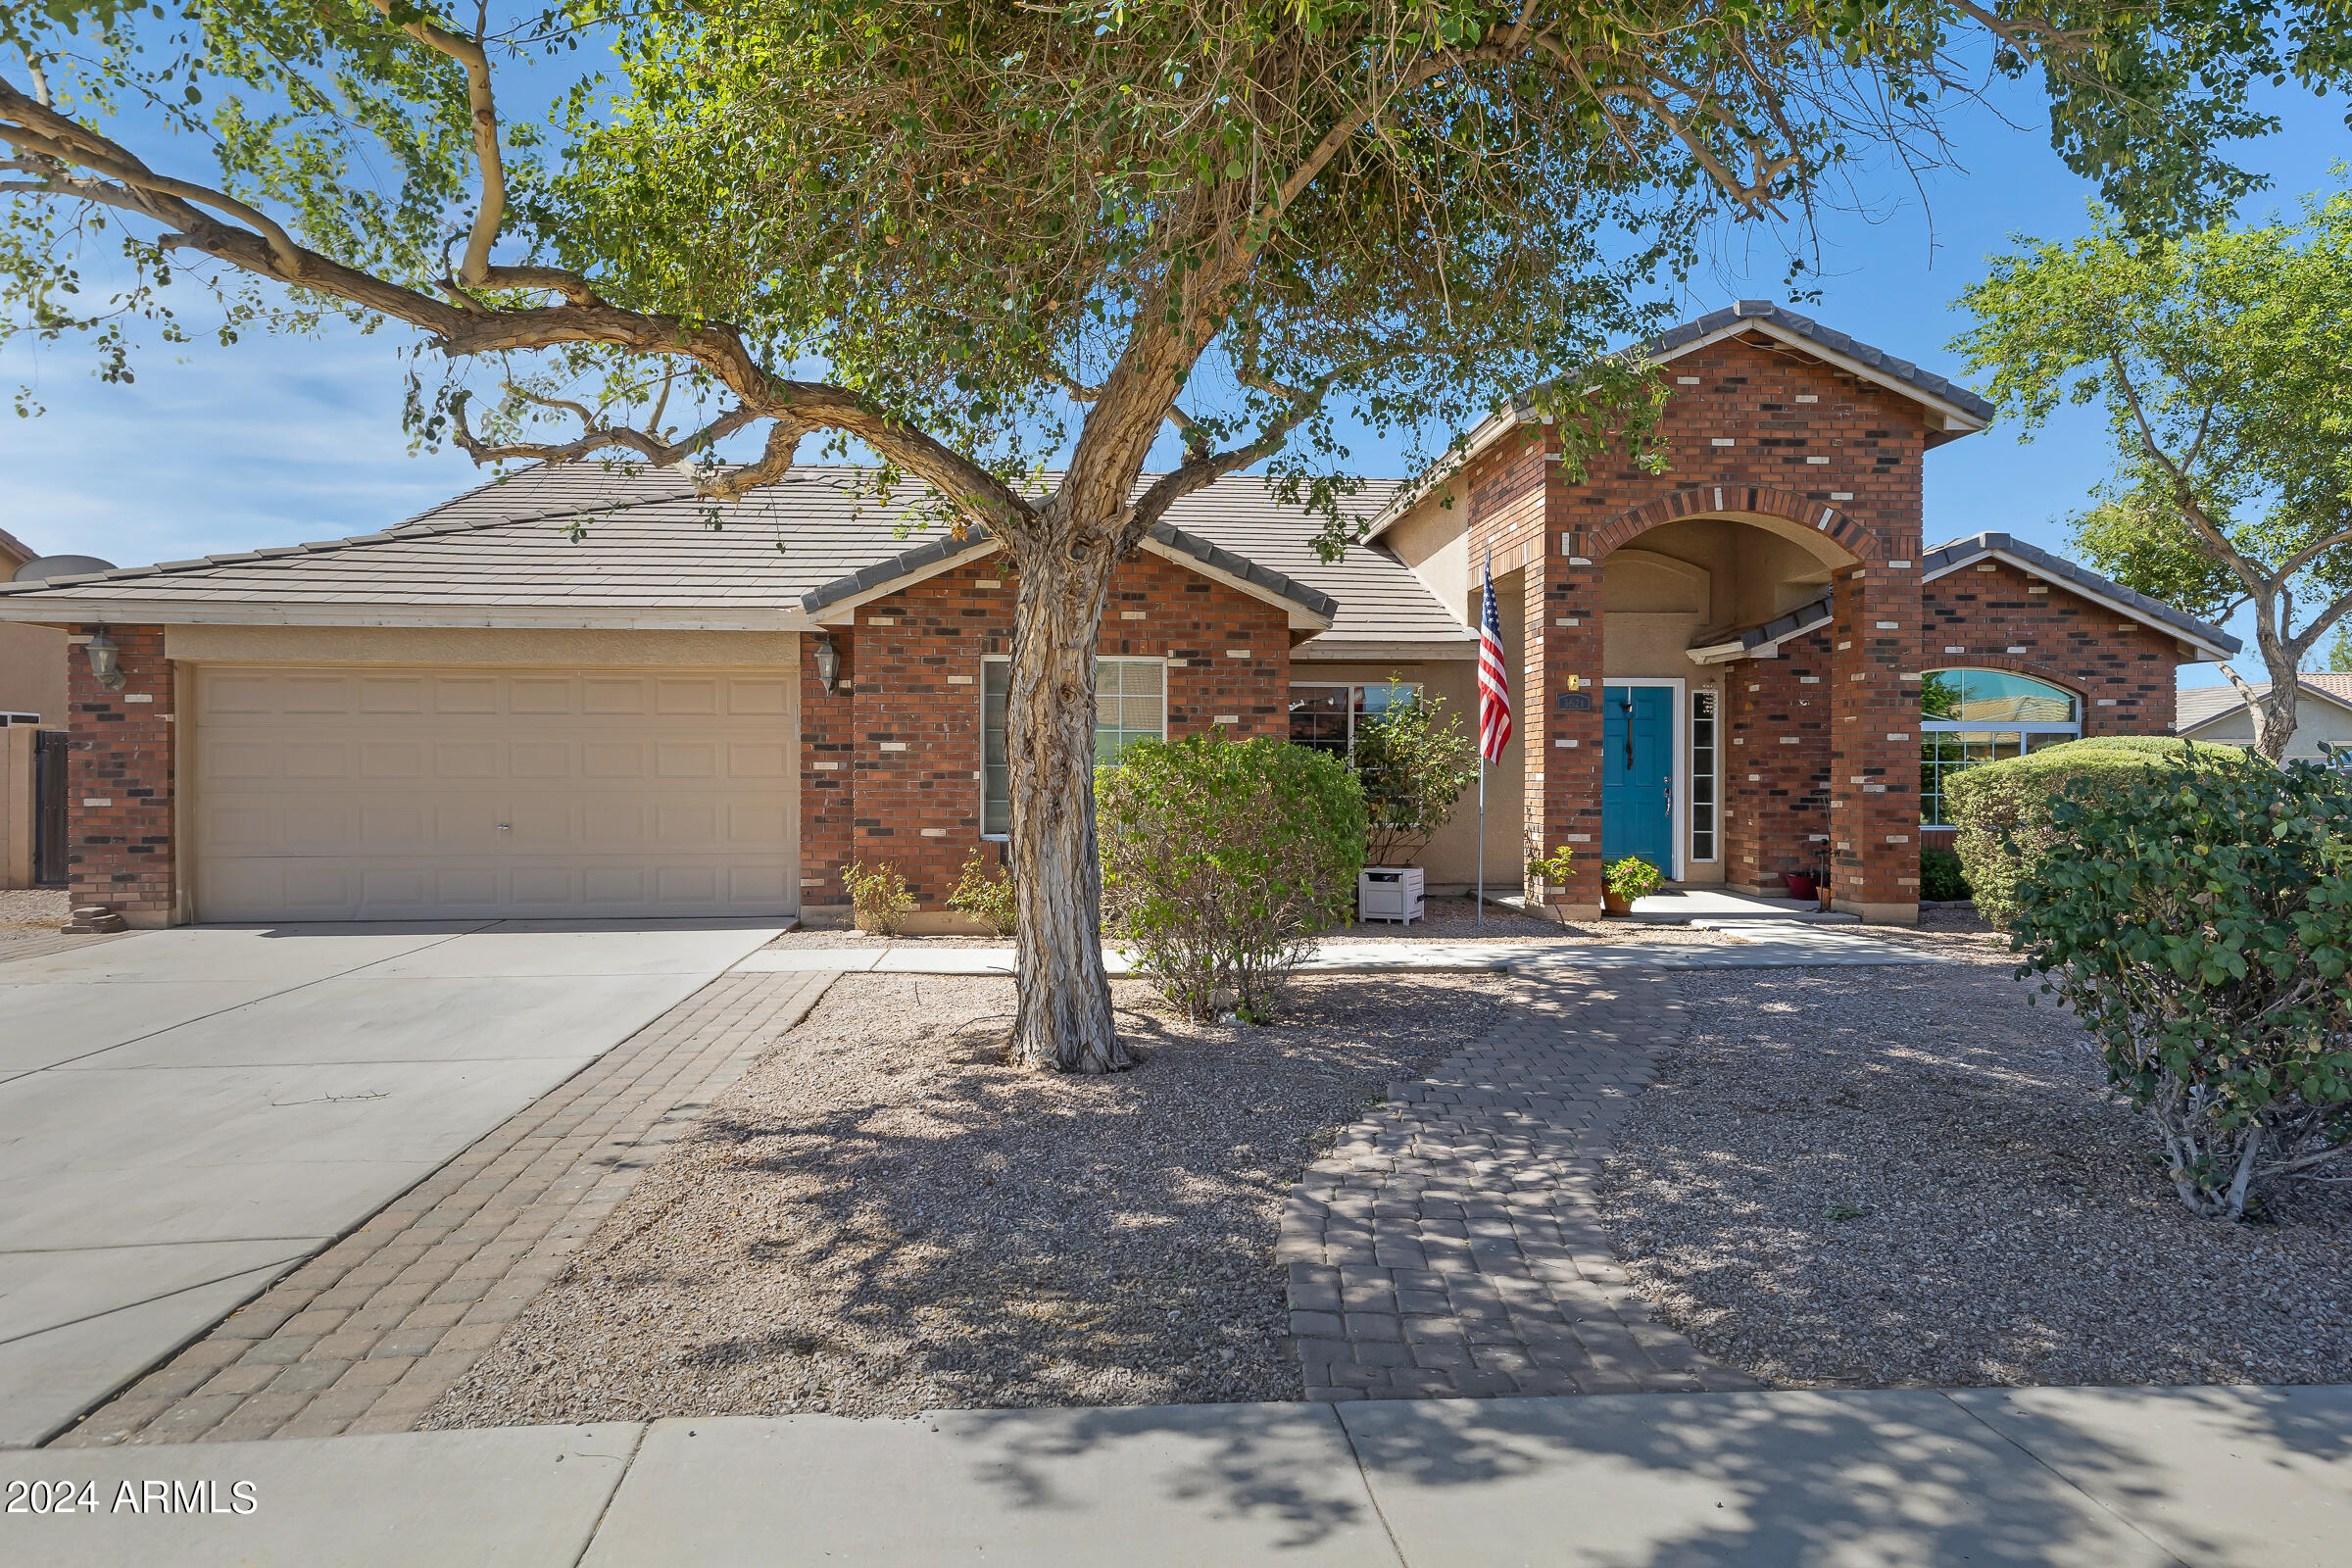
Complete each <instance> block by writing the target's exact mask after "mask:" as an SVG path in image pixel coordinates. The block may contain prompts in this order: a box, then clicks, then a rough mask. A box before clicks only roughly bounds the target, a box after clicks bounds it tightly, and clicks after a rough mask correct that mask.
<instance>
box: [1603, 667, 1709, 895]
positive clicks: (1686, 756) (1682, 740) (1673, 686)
mask: <svg viewBox="0 0 2352 1568" xmlns="http://www.w3.org/2000/svg"><path fill="white" fill-rule="evenodd" d="M1612 686H1664V687H1666V688H1667V689H1668V690H1670V691H1672V692H1673V693H1674V704H1673V716H1672V718H1671V719H1670V720H1669V723H1670V726H1671V733H1670V734H1669V736H1668V738H1667V744H1668V746H1669V748H1670V749H1671V750H1672V751H1673V753H1674V819H1673V821H1672V822H1671V823H1670V824H1668V838H1667V842H1668V843H1669V844H1671V845H1673V846H1674V864H1673V865H1671V866H1669V867H1667V870H1666V879H1667V880H1668V881H1670V882H1680V881H1681V880H1682V879H1683V875H1684V872H1685V870H1686V869H1687V868H1688V866H1689V864H1690V861H1691V723H1690V711H1691V708H1690V700H1689V697H1688V686H1689V683H1688V682H1687V681H1685V680H1684V679H1683V677H1682V676H1680V675H1603V676H1601V677H1600V700H1601V703H1602V705H1603V707H1604V708H1605V707H1606V705H1607V703H1608V700H1609V688H1610V687H1612ZM1602 716H1603V717H1604V718H1605V717H1606V716H1607V715H1606V714H1605V713H1604V714H1603V715H1602ZM1715 725H1716V741H1715V755H1716V772H1717V775H1718V777H1719V778H1720V775H1721V773H1722V757H1723V738H1722V737H1723V700H1722V699H1721V698H1717V699H1716V711H1715ZM1604 766H1605V763H1604ZM1722 794H1723V788H1722V785H1721V783H1720V782H1719V783H1718V784H1717V786H1716V797H1717V799H1716V803H1715V811H1716V816H1717V822H1716V837H1717V840H1718V841H1719V842H1720V840H1721V838H1722V834H1723V824H1722V821H1721V817H1722V813H1723V802H1722ZM1594 804H1595V805H1597V804H1599V803H1598V802H1595V803H1594ZM1601 853H1602V855H1603V856H1604V857H1605V856H1606V855H1607V853H1608V846H1607V845H1606V844H1603V845H1602V846H1601ZM1718 853H1720V852H1718ZM1604 863H1605V861H1604Z"/></svg>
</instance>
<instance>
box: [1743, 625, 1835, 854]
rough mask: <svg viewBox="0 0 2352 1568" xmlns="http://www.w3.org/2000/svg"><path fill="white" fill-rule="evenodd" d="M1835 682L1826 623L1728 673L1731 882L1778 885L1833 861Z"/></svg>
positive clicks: (1745, 662)
mask: <svg viewBox="0 0 2352 1568" xmlns="http://www.w3.org/2000/svg"><path fill="white" fill-rule="evenodd" d="M1832 680H1833V661H1832V658H1831V637H1830V634H1829V632H1828V631H1827V630H1826V629H1825V630H1822V631H1819V632H1815V633H1813V634H1812V635H1810V636H1805V637H1792V638H1790V639H1789V641H1788V642H1785V643H1783V644H1782V645H1781V657H1780V658H1778V659H1755V660H1747V661H1743V662H1740V663H1737V664H1734V665H1733V666H1732V667H1731V669H1730V671H1729V672H1728V673H1727V675H1726V676H1725V679H1724V709H1725V712H1726V719H1727V722H1726V723H1725V726H1724V727H1725V730H1726V732H1727V743H1728V744H1727V745H1726V747H1725V749H1724V752H1723V758H1722V762H1721V766H1722V768H1723V796H1724V803H1725V804H1724V824H1723V832H1724V858H1725V865H1724V871H1725V878H1726V880H1727V881H1729V882H1730V883H1731V884H1732V885H1734V886H1735V887H1745V888H1769V889H1772V890H1774V891H1779V890H1780V882H1781V876H1782V874H1783V873H1784V872H1788V871H1799V870H1807V869H1813V870H1818V869H1820V868H1821V867H1822V866H1823V865H1824V864H1826V863H1827V861H1828V859H1829V857H1830V731H1831V727H1832V726H1831V707H1832V703H1831V686H1832Z"/></svg>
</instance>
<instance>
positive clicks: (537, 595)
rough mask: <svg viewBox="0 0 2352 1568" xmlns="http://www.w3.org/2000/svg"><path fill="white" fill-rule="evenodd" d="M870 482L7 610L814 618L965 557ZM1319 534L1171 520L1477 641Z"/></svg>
mask: <svg viewBox="0 0 2352 1568" xmlns="http://www.w3.org/2000/svg"><path fill="white" fill-rule="evenodd" d="M862 477H863V476H862V474H861V472H860V470H858V469H853V468H838V467H814V466H811V467H803V468H796V469H795V470H794V471H793V472H792V473H791V474H789V475H788V476H787V477H786V478H785V479H784V480H783V481H782V482H781V483H778V484H774V485H770V486H766V487H763V488H762V489H760V490H757V491H755V492H753V493H752V494H751V495H750V496H748V497H746V498H745V499H744V500H743V501H741V502H738V503H733V504H728V503H723V502H707V501H703V500H701V499H699V498H697V497H696V496H695V495H694V493H693V491H692V488H691V486H689V484H688V483H687V482H686V480H685V479H684V478H682V477H681V476H679V475H678V474H676V473H674V472H672V471H670V470H667V469H640V470H638V471H636V472H634V473H630V472H624V471H621V470H619V469H607V468H604V467H602V466H594V465H590V466H564V467H532V468H525V469H522V470H520V471H518V472H515V473H514V474H510V475H508V476H507V477H506V478H505V479H503V480H500V481H494V482H492V483H490V484H486V485H483V486H481V487H479V488H477V489H474V490H470V491H467V492H466V494H464V495H461V496H458V497H456V498H455V499H453V500H450V501H447V502H444V503H443V504H442V505H440V506H438V507H435V508H433V509H432V510H431V511H429V512H426V513H424V514H422V515H419V516H417V517H414V518H411V519H410V520H409V521H407V522H404V523H401V524H399V525H397V526H395V527H391V528H387V529H385V530H383V531H382V532H380V533H372V534H362V535H358V536H356V537H352V538H347V539H334V540H326V541H322V542H318V543H312V544H302V545H291V546H281V547H277V548H272V549H265V550H254V551H247V552H243V553H240V554H235V555H223V556H212V557H207V558H205V559H203V560H199V561H180V562H165V563H162V564H157V565H152V566H139V567H131V568H127V569H123V570H117V571H108V572H100V573H95V574H92V575H90V576H86V577H63V578H51V579H49V580H48V581H47V582H46V583H42V584H24V585H19V586H13V587H12V586H9V585H5V584H0V607H6V606H9V605H12V604H17V603H22V602H24V601H25V600H26V599H33V600H37V602H38V603H40V604H41V605H42V606H43V607H44V608H46V607H49V606H51V605H55V606H57V607H58V608H59V610H60V612H61V613H64V612H69V611H70V610H71V609H72V607H74V606H78V605H88V606H90V607H92V608H96V607H99V606H125V607H127V606H131V605H137V606H140V607H142V608H144V607H156V608H158V609H161V610H169V609H172V608H182V609H185V610H187V611H189V612H202V613H206V614H207V617H208V618H227V616H228V615H229V614H233V613H235V612H236V608H237V607H238V606H240V605H252V606H255V607H257V610H258V609H259V608H260V607H265V606H266V607H270V612H271V613H272V615H273V616H275V617H277V618H282V617H283V616H284V615H285V614H287V613H298V614H301V615H302V616H303V617H304V618H306V619H311V620H321V619H326V618H328V617H331V616H333V615H336V614H339V613H354V614H367V613H390V612H392V611H395V610H397V611H401V612H405V613H415V612H418V611H422V612H427V613H430V612H434V611H447V612H450V613H459V612H462V611H463V612H471V611H484V612H491V613H496V612H513V613H517V614H520V613H530V614H536V615H540V616H552V615H571V616H576V617H579V618H583V619H595V618H608V617H627V616H630V615H644V616H647V617H649V618H661V617H662V616H665V615H674V616H686V617H691V616H700V617H702V618H703V619H706V620H709V619H721V620H729V621H734V622H738V623H742V624H777V623H780V622H781V621H783V620H785V619H790V620H793V621H796V622H797V621H799V620H800V619H802V618H803V617H804V616H805V615H806V614H807V613H808V609H807V607H808V601H809V598H810V596H817V598H818V599H819V601H820V602H822V600H823V597H824V596H825V595H826V594H828V593H829V592H831V591H832V590H833V588H834V587H835V586H836V585H837V584H838V583H839V582H840V580H841V579H842V578H843V577H844V576H845V574H850V573H855V574H857V575H858V576H859V577H866V576H869V575H871V574H873V573H875V572H876V571H877V570H889V569H890V568H891V565H892V564H894V563H900V562H901V560H902V558H905V557H907V556H908V555H909V554H912V555H915V556H937V555H938V554H940V553H942V552H944V551H946V550H949V549H951V548H953V545H952V541H953V539H954V536H953V535H951V534H949V533H947V532H945V531H943V525H942V524H939V523H936V522H928V519H926V518H925V517H924V516H923V515H920V514H919V513H918V512H917V511H916V510H914V502H913V500H912V498H908V499H906V500H901V501H896V502H893V503H889V504H885V503H883V502H881V501H879V500H877V499H875V498H874V497H873V496H871V495H870V494H862V495H861V494H860V493H859V481H860V479H861V478H862ZM1395 487H1396V481H1394V480H1373V481H1367V482H1365V484H1364V486H1363V489H1362V490H1361V491H1359V492H1358V494H1357V496H1356V498H1355V499H1354V501H1353V502H1352V503H1351V506H1352V507H1353V509H1354V510H1357V511H1361V512H1366V513H1369V512H1370V511H1373V510H1376V509H1377V508H1378V507H1379V506H1380V505H1382V504H1383V503H1384V502H1385V501H1386V500H1387V499H1388V497H1389V495H1390V493H1391V492H1392V491H1393V490H1394V489H1395ZM714 521H715V522H716V523H717V524H719V526H717V527H713V526H712V523H713V522H714ZM1320 526H1321V524H1320V521H1319V519H1317V518H1316V517H1314V516H1312V515H1309V514H1307V513H1305V512H1304V511H1302V510H1301V509H1299V508H1298V507H1294V506H1286V505H1284V504H1283V503H1281V502H1280V501H1279V500H1277V499H1276V498H1275V497H1274V495H1273V494H1272V492H1271V490H1270V488H1269V486H1268V484H1267V482H1266V481H1265V480H1264V479H1262V478H1259V477H1255V476H1251V475H1245V474H1237V475H1233V476H1231V477H1228V478H1226V479H1224V480H1222V481H1220V482H1219V483H1217V484H1215V485H1212V486H1210V487H1208V488H1207V489H1205V490H1201V491H1198V492H1196V493H1194V494H1193V495H1190V496H1187V497H1186V498H1185V499H1184V500H1182V501H1180V502H1178V503H1177V504H1176V505H1175V506H1174V507H1173V508H1171V509H1170V511H1169V513H1168V515H1167V518H1166V520H1165V527H1164V530H1163V531H1164V535H1165V537H1164V538H1163V539H1162V542H1163V543H1164V544H1167V545H1169V546H1170V547H1171V548H1174V549H1177V550H1179V551H1182V552H1184V553H1186V554H1190V555H1193V556H1195V557H1196V558H1197V559H1201V560H1203V561H1204V562H1206V563H1208V564H1216V565H1218V566H1219V567H1220V569H1224V570H1227V571H1229V572H1231V573H1232V574H1233V575H1236V576H1242V577H1248V578H1250V580H1251V581H1254V582H1258V583H1259V584H1260V585H1261V586H1265V587H1267V588H1269V589H1271V590H1272V591H1275V592H1278V593H1282V594H1284V595H1286V596H1287V597H1291V598H1293V599H1294V600H1295V601H1296V602H1297V603H1299V604H1300V605H1301V606H1303V607H1306V608H1308V609H1310V610H1313V611H1314V612H1315V613H1318V614H1325V613H1328V614H1331V615H1332V618H1333V627H1332V633H1331V634H1332V635H1337V636H1352V637H1377V638H1390V639H1396V638H1415V637H1459V636H1461V635H1464V632H1463V628H1462V626H1461V625H1460V623H1459V622H1458V621H1457V620H1455V619H1454V617H1453V616H1452V615H1450V614H1448V613H1446V609H1445V607H1444V606H1443V605H1441V604H1440V603H1439V602H1438V601H1437V600H1436V599H1435V598H1434V597H1433V596H1432V595H1431V594H1430V593H1429V591H1428V590H1427V589H1426V588H1424V587H1423V586H1422V585H1421V581H1420V579H1419V578H1417V577H1415V576H1414V575H1413V573H1412V572H1411V571H1410V570H1409V569H1408V568H1406V567H1405V566H1404V565H1402V564H1400V563H1398V562H1397V560H1396V559H1395V558H1393V557H1391V556H1389V555H1387V554H1385V553H1384V552H1381V551H1377V550H1351V551H1349V552H1348V557H1347V559H1346V560H1344V561H1343V562H1341V563H1340V564H1337V565H1328V564H1324V563H1323V562H1322V561H1321V560H1320V559H1319V558H1317V557H1316V555H1315V553H1314V551H1313V549H1312V548H1311V546H1310V544H1309V541H1310V540H1311V539H1312V538H1313V537H1314V535H1315V533H1316V532H1317V530H1318V529H1319V528H1320ZM575 530H576V531H577V532H578V533H579V534H580V537H579V539H578V540H577V541H576V542H575V540H574V538H573V533H574V532H575ZM898 569H900V570H904V569H905V567H904V565H903V564H900V565H899V566H898ZM835 597H838V595H836V596H835Z"/></svg>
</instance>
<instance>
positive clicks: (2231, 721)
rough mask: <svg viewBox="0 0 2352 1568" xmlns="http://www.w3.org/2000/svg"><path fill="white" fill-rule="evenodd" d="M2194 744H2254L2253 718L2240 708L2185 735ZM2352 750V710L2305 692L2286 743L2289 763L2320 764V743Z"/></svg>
mask: <svg viewBox="0 0 2352 1568" xmlns="http://www.w3.org/2000/svg"><path fill="white" fill-rule="evenodd" d="M2183 733H2184V734H2186V735H2187V736H2188V737H2189V738H2190V739H2191V740H2196V741H2212V742H2215V743H2216V744H2220V745H2228V746H2251V745H2253V744H2254V715H2253V714H2251V713H2249V712H2247V711H2245V709H2243V708H2238V709H2235V710H2232V711H2229V712H2227V713H2224V714H2223V715H2222V716H2221V717H2219V718H2216V719H2212V720H2210V721H2208V722H2206V723H2203V724H2199V725H2196V726H2194V727H2193V728H2191V729H2188V730H2185V731H2183ZM2322 741H2327V742H2328V743H2330V744H2331V745H2336V746H2352V709H2346V708H2340V707H2338V706H2337V705H2335V704H2334V703H2331V702H2329V701H2327V698H2325V697H2314V696H2312V695H2311V693H2310V692H2308V691H2306V692H2304V693H2303V694H2302V696H2300V697H2299V698H2297V699H2296V701H2295V734H2294V738H2293V739H2292V740H2290V741H2288V742H2287V745H2286V755H2287V757H2288V758H2289V760H2292V759H2295V758H2303V759H2306V760H2311V761H2318V760H2320V742H2322Z"/></svg>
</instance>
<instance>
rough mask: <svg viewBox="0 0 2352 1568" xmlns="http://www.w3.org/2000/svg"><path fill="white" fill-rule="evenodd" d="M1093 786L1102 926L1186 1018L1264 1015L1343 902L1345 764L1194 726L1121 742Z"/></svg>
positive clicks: (1352, 808)
mask: <svg viewBox="0 0 2352 1568" xmlns="http://www.w3.org/2000/svg"><path fill="white" fill-rule="evenodd" d="M1096 788H1097V792H1098V799H1099V800H1100V802H1101V811H1102V822H1101V827H1102V839H1103V912H1104V913H1105V915H1106V916H1107V917H1108V924H1109V927H1110V932H1111V935H1112V937H1113V938H1114V939H1115V940H1117V941H1118V942H1120V943H1121V944H1123V945H1124V946H1127V947H1130V948H1132V949H1134V950H1135V952H1136V954H1137V955H1138V956H1139V957H1140V959H1141V966H1142V968H1143V970H1144V972H1145V973H1146V974H1148V975H1150V976H1151V977H1152V980H1153V981H1154V982H1155V983H1156V984H1157V985H1158V986H1159V987H1160V989H1161V990H1162V991H1163V992H1165V993H1166V995H1167V998H1168V1000H1169V1001H1170V1002H1173V1003H1175V1004H1176V1005H1178V1006H1179V1007H1182V1008H1183V1009H1184V1010H1185V1013H1186V1015H1187V1016H1188V1017H1191V1018H1195V1019H1206V1018H1214V1017H1218V1016H1221V1015H1222V1014H1224V1013H1225V1012H1227V1011H1232V1012H1235V1013H1238V1014H1240V1015H1241V1016H1242V1017H1244V1018H1246V1019H1249V1020H1250V1021H1251V1022H1253V1023H1256V1022H1263V1021H1264V1020H1265V1019H1266V1018H1268V1017H1270V1016H1271V1015H1272V1012H1273V1007H1274V1002H1275V996H1276V993H1277V992H1278V991H1279V990H1280V989H1281V987H1282V985H1283V984H1284V982H1285V981H1287V980H1288V979H1289V978H1290V973H1291V970H1292V969H1293V968H1295V967H1296V966H1297V965H1298V963H1299V960H1300V959H1301V958H1303V957H1305V956H1308V955H1309V954H1310V953H1312V952H1313V950H1314V946H1315V937H1316V934H1317V933H1319V932H1321V931H1322V930H1324V929H1325V928H1326V927H1328V926H1331V925H1333V924H1335V923H1337V922H1339V921H1342V920H1345V919H1347V917H1348V908H1349V907H1350V905H1351V903H1352V901H1353V899H1354V896H1355V877H1356V872H1357V871H1358V870H1360V869H1361V868H1362V866H1363V863H1364V796H1363V790H1362V788H1361V787H1360V786H1359V785H1358V784H1357V783H1356V780H1355V775H1354V773H1353V772H1351V771H1350V770H1349V769H1348V765H1347V764H1346V763H1345V762H1343V761H1341V760H1339V759H1337V758H1333V757H1326V756H1324V755H1323V754H1322V753H1320V752H1316V751H1310V750H1308V749H1307V748H1306V747H1303V746H1293V745H1291V744H1290V743H1288V742H1287V741H1278V740H1274V739H1271V738H1269V737H1264V736H1261V737H1259V738H1257V739H1255V740H1250V741H1228V740H1225V739H1224V738H1222V737H1221V736H1219V735H1216V734H1214V733H1213V732H1204V733H1201V734H1197V735H1191V736H1188V737H1186V738H1185V739H1183V740H1181V741H1177V742H1175V743H1173V744H1168V743H1164V742H1157V741H1145V742H1142V743H1140V744H1138V745H1135V746H1131V747H1129V748H1128V750H1127V752H1126V755H1125V756H1124V757H1122V758H1121V759H1120V761H1119V764H1118V766H1116V767H1110V768H1104V769H1103V774H1102V777H1101V778H1100V779H1099V780H1098V781H1097V786H1096Z"/></svg>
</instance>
